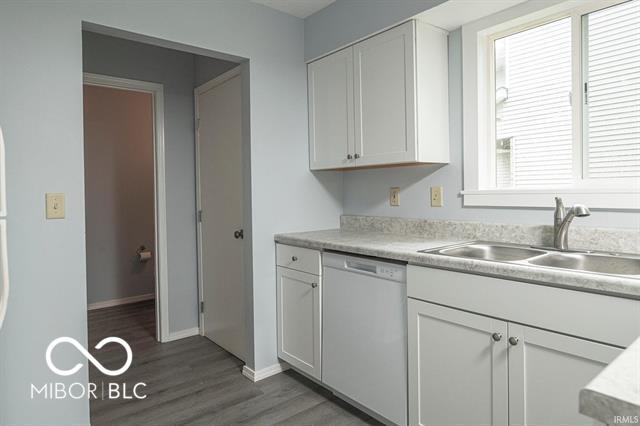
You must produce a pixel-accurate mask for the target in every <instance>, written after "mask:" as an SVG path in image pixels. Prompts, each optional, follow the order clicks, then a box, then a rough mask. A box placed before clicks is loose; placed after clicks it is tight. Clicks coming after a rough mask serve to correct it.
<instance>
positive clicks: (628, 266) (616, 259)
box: [528, 253, 640, 275]
mask: <svg viewBox="0 0 640 426" xmlns="http://www.w3.org/2000/svg"><path fill="white" fill-rule="evenodd" d="M528 263H531V264H532V265H539V266H549V267H552V268H562V269H573V270H576V271H586V272H596V273H600V274H614V275H640V259H636V258H632V257H622V256H610V255H604V254H587V253H549V254H546V255H544V256H541V257H538V258H535V259H531V260H529V261H528Z"/></svg>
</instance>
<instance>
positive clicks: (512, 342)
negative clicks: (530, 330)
mask: <svg viewBox="0 0 640 426" xmlns="http://www.w3.org/2000/svg"><path fill="white" fill-rule="evenodd" d="M519 341H520V339H518V338H517V337H509V344H510V345H511V346H515V345H517V344H518V342H519Z"/></svg>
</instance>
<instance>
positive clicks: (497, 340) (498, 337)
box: [491, 333, 502, 342]
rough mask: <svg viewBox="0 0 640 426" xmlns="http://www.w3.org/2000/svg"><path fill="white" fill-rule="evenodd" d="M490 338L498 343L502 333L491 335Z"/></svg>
mask: <svg viewBox="0 0 640 426" xmlns="http://www.w3.org/2000/svg"><path fill="white" fill-rule="evenodd" d="M491 338H492V339H493V340H495V341H496V342H499V341H500V340H502V333H493V334H492V335H491Z"/></svg>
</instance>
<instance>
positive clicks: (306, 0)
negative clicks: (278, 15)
mask: <svg viewBox="0 0 640 426" xmlns="http://www.w3.org/2000/svg"><path fill="white" fill-rule="evenodd" d="M251 1H252V2H254V3H259V4H263V5H265V6H267V7H270V8H272V9H276V10H279V11H280V12H284V13H288V14H289V15H293V16H297V17H298V18H302V19H304V18H306V17H307V16H309V15H313V14H314V13H316V12H317V11H319V10H320V9H324V8H325V7H327V6H329V5H330V4H331V3H333V2H334V1H336V0H251Z"/></svg>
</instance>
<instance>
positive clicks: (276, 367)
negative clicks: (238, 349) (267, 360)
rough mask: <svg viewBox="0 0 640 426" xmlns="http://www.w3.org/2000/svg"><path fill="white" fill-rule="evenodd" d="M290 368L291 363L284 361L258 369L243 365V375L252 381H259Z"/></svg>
mask: <svg viewBox="0 0 640 426" xmlns="http://www.w3.org/2000/svg"><path fill="white" fill-rule="evenodd" d="M288 369H289V364H286V363H284V362H279V363H277V364H273V365H270V366H269V367H265V368H261V369H260V370H258V371H255V370H253V369H251V368H249V367H247V366H246V365H245V366H244V367H242V375H243V376H244V377H246V378H247V379H249V380H251V381H252V382H257V381H260V380H262V379H266V378H267V377H271V376H275V375H276V374H278V373H282V372H283V371H285V370H288Z"/></svg>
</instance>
